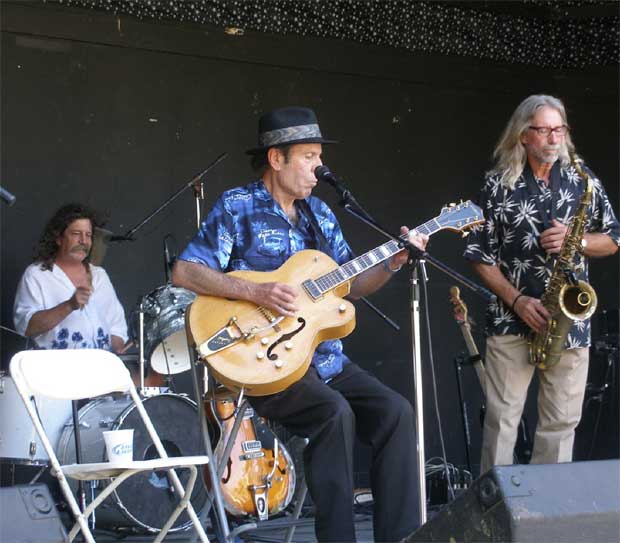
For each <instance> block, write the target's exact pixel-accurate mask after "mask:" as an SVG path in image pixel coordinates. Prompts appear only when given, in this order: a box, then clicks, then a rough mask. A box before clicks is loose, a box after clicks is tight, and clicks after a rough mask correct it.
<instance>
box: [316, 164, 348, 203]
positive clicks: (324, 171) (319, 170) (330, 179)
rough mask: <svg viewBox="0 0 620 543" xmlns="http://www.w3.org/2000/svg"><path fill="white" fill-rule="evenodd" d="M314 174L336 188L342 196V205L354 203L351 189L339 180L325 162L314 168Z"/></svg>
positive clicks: (319, 179)
mask: <svg viewBox="0 0 620 543" xmlns="http://www.w3.org/2000/svg"><path fill="white" fill-rule="evenodd" d="M314 176H315V177H316V178H317V180H318V181H323V183H328V184H329V185H331V186H332V187H334V188H335V189H336V192H337V193H338V196H340V205H341V206H343V207H344V206H345V205H348V204H349V203H354V198H353V196H352V195H351V191H350V190H349V189H348V188H347V187H345V186H344V184H342V183H341V182H340V181H339V180H338V178H337V177H336V176H335V175H334V174H333V173H332V172H331V171H330V169H329V168H328V167H327V166H325V164H323V165H321V166H317V167H316V168H314Z"/></svg>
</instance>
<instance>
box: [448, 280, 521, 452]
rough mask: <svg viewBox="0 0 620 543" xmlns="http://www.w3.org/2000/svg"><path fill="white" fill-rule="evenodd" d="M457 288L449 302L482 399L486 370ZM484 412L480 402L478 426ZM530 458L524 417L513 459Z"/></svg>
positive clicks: (484, 389) (452, 289) (454, 289)
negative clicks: (478, 383)
mask: <svg viewBox="0 0 620 543" xmlns="http://www.w3.org/2000/svg"><path fill="white" fill-rule="evenodd" d="M460 294H461V292H460V290H459V287H456V286H453V287H450V302H452V305H453V311H454V319H455V320H456V322H457V323H458V325H459V328H460V329H461V334H462V335H463V340H464V341H465V345H466V346H467V352H468V353H469V357H470V359H469V360H470V362H471V363H472V364H473V366H474V369H475V370H476V375H477V376H478V380H479V382H480V386H481V387H482V393H483V398H484V397H485V396H486V378H487V375H486V370H485V369H484V364H483V362H482V357H481V356H480V353H479V352H478V347H476V342H475V341H474V338H473V336H472V333H471V324H470V320H469V317H468V316H467V305H465V302H464V301H463V300H462V299H461V297H460ZM485 411H486V406H485V402H484V401H483V402H482V407H481V408H480V425H481V426H482V425H484V414H485ZM531 456H532V439H531V437H530V430H529V427H528V425H527V418H526V417H525V415H522V416H521V420H520V422H519V429H518V431H517V442H516V444H515V451H514V458H515V462H517V463H519V464H529V462H530V457H531Z"/></svg>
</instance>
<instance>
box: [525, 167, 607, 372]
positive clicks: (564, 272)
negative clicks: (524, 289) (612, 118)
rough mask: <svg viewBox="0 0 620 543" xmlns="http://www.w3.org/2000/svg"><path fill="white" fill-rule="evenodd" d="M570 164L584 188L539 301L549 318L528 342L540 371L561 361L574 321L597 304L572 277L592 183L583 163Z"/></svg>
mask: <svg viewBox="0 0 620 543" xmlns="http://www.w3.org/2000/svg"><path fill="white" fill-rule="evenodd" d="M571 162H572V165H573V167H574V168H575V171H576V172H577V174H578V175H579V177H581V178H582V179H583V180H584V182H585V184H586V187H585V190H584V193H583V195H582V196H581V199H580V200H579V207H578V208H577V212H576V213H575V215H574V217H572V218H571V220H570V223H569V225H568V230H567V231H566V236H565V237H564V242H563V243H562V248H561V249H560V253H559V255H558V258H557V260H556V263H555V266H554V268H553V273H552V275H551V278H550V279H549V284H548V285H547V289H546V290H545V292H544V293H543V295H542V296H541V298H540V301H541V303H542V305H543V306H544V307H545V309H546V310H547V311H548V312H549V314H550V315H551V318H550V319H549V321H548V322H547V326H546V328H545V331H544V332H543V333H536V332H530V335H529V338H528V343H529V362H530V364H533V365H534V366H537V367H538V368H539V369H541V370H546V369H549V368H551V367H553V366H555V365H556V364H557V363H558V362H559V361H560V356H561V354H562V350H563V349H564V344H565V343H566V337H567V336H568V332H569V330H570V327H571V325H572V324H573V322H574V321H583V320H586V319H587V318H589V317H590V316H591V315H592V313H594V310H595V309H596V304H597V297H596V292H595V291H594V289H593V288H592V286H591V285H590V284H589V283H586V282H585V281H581V280H578V279H577V278H576V277H575V271H576V268H577V266H576V265H575V256H576V254H577V253H578V251H579V250H580V249H581V240H582V238H583V234H584V230H585V223H586V220H587V217H588V207H589V206H590V202H591V200H592V190H593V188H592V185H593V182H592V179H591V178H590V176H589V175H588V174H587V173H586V172H584V171H583V169H582V168H581V163H582V162H583V161H582V160H581V159H580V158H579V157H578V156H577V155H573V156H572V157H571Z"/></svg>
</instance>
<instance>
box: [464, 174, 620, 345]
mask: <svg viewBox="0 0 620 543" xmlns="http://www.w3.org/2000/svg"><path fill="white" fill-rule="evenodd" d="M583 169H584V171H586V172H587V173H588V174H589V175H590V177H591V179H592V182H593V193H592V201H591V204H590V207H589V212H588V215H589V216H588V220H587V223H586V227H585V231H586V232H600V233H603V234H607V235H608V236H609V237H610V238H611V239H612V240H613V241H614V243H616V244H617V245H618V244H619V243H620V225H619V224H618V220H617V219H616V216H615V215H614V211H613V209H612V207H611V204H610V202H609V199H608V197H607V194H606V192H605V189H604V188H603V185H602V184H601V182H600V181H599V179H598V178H597V177H596V175H594V173H592V171H591V170H589V169H588V168H587V167H586V166H583ZM500 178H501V175H499V174H489V175H487V177H486V180H485V184H484V186H483V188H482V191H481V193H480V198H479V205H480V207H481V208H482V210H483V212H484V216H485V220H486V221H485V223H484V224H482V225H478V226H476V227H475V228H474V229H473V230H472V232H471V235H470V236H469V237H468V242H467V248H466V250H465V254H464V256H465V258H466V259H468V260H471V261H473V262H482V263H483V264H489V265H497V266H499V269H500V270H501V272H502V274H503V275H504V276H505V277H506V278H507V279H508V281H510V283H512V284H513V285H514V286H515V287H516V288H517V289H518V290H519V291H520V292H522V293H523V294H525V295H527V296H533V297H535V298H540V296H541V295H542V294H543V292H544V291H545V289H546V287H547V284H548V282H549V278H550V277H551V274H552V272H553V267H554V264H555V262H556V257H555V255H553V256H548V255H547V253H546V252H545V251H544V250H543V249H542V248H541V247H540V242H539V240H540V234H541V233H542V232H543V231H544V230H545V229H547V228H549V226H550V222H551V219H552V218H555V219H557V220H559V221H560V222H563V223H565V224H568V221H569V220H570V218H571V217H572V216H573V215H574V214H575V212H576V211H577V208H578V206H579V201H580V199H581V195H582V194H583V191H584V187H585V183H584V181H583V179H582V178H581V177H580V176H579V175H578V173H577V172H576V171H575V169H574V168H573V167H572V166H569V167H568V168H562V167H560V164H559V162H556V163H555V164H554V167H553V169H552V172H551V176H550V182H549V185H547V184H545V182H544V181H543V180H541V179H536V178H535V177H534V176H533V174H532V170H531V169H530V168H529V165H526V167H525V169H524V171H523V173H522V175H521V176H520V177H519V179H518V180H517V182H516V184H515V187H514V189H512V190H511V189H509V188H508V187H506V186H504V185H503V184H501V183H500ZM577 258H578V260H580V261H581V263H582V265H583V267H582V269H580V270H579V271H578V273H577V277H578V278H579V279H582V280H584V281H587V280H588V262H587V258H583V257H581V255H579V256H578V257H577ZM528 332H529V327H528V326H527V325H526V324H525V323H524V322H523V321H522V320H521V319H520V318H519V317H518V316H517V315H516V314H515V313H513V312H512V311H511V309H510V307H509V306H507V305H506V304H504V303H503V302H502V300H500V299H499V298H498V300H497V301H496V302H492V303H490V304H489V306H488V307H487V315H486V335H487V336H495V335H507V334H515V335H520V336H526V335H527V334H528ZM589 345H590V322H589V320H588V321H576V322H575V323H574V324H573V326H572V327H571V330H570V332H569V334H568V337H567V340H566V348H568V349H574V348H577V347H586V346H589Z"/></svg>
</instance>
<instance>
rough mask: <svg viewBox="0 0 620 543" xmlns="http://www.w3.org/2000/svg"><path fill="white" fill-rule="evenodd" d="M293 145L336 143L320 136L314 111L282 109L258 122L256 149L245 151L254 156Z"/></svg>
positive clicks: (268, 114)
mask: <svg viewBox="0 0 620 543" xmlns="http://www.w3.org/2000/svg"><path fill="white" fill-rule="evenodd" d="M293 143H338V142H336V141H334V140H328V139H325V138H324V137H323V135H322V134H321V129H320V128H319V121H318V120H317V118H316V115H315V113H314V111H312V110H311V109H310V108H307V107H294V106H291V107H283V108H280V109H274V110H273V111H269V112H268V113H265V114H264V115H262V116H261V118H260V119H259V120H258V147H255V148H254V149H249V150H248V151H246V153H247V154H248V155H255V154H258V153H261V152H263V151H266V150H267V149H269V148H270V147H282V146H283V145H292V144H293Z"/></svg>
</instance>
